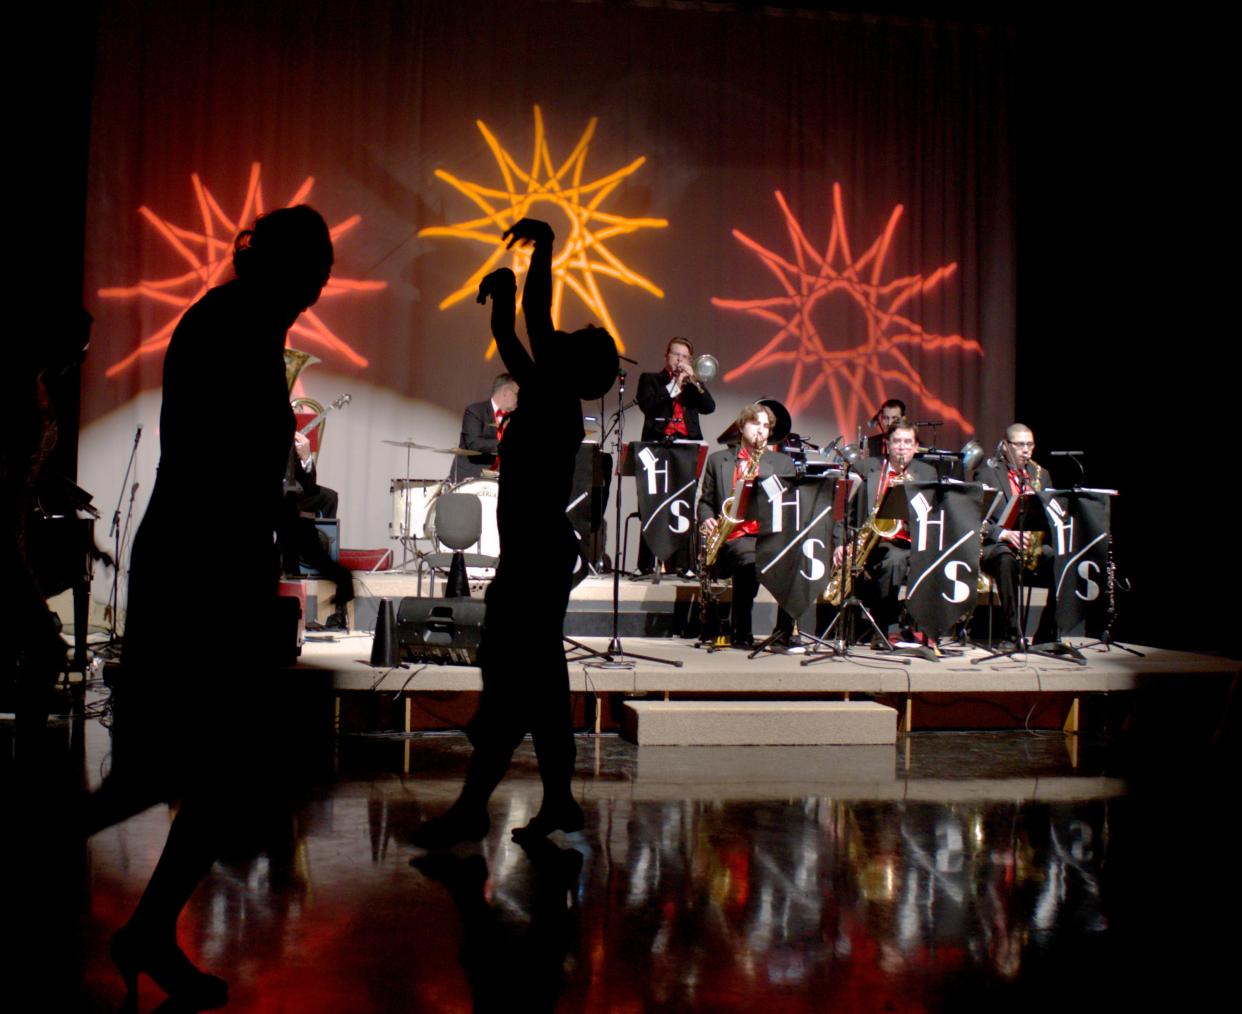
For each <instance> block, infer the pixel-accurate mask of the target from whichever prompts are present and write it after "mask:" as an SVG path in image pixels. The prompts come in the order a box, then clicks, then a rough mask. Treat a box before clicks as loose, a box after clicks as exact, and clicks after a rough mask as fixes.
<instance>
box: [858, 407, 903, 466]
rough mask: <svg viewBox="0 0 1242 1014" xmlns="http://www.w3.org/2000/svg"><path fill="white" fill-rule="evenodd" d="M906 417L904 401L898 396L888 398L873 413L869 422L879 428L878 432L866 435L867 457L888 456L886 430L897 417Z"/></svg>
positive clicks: (891, 426) (890, 427)
mask: <svg viewBox="0 0 1242 1014" xmlns="http://www.w3.org/2000/svg"><path fill="white" fill-rule="evenodd" d="M905 417H906V403H905V402H904V401H902V400H901V399H900V398H889V399H888V401H886V402H885V403H884V404H883V405H881V406H880V408H879V410H878V411H877V412H876V414H875V415H873V416H872V417H871V420H870V421H871V423H872V424H874V425H875V426H877V427H878V428H879V432H878V433H872V434H871V435H870V436H869V437H867V457H869V458H884V457H887V456H888V431H889V430H890V429H892V428H893V424H894V423H895V422H897V420H898V419H904V418H905Z"/></svg>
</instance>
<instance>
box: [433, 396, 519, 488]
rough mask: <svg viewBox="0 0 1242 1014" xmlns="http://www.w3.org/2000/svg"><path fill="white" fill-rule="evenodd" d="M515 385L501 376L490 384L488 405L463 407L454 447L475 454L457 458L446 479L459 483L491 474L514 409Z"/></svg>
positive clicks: (477, 403) (515, 402) (481, 403)
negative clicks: (489, 472)
mask: <svg viewBox="0 0 1242 1014" xmlns="http://www.w3.org/2000/svg"><path fill="white" fill-rule="evenodd" d="M517 403H518V385H517V381H516V380H514V379H513V377H512V376H510V375H509V374H508V373H501V374H500V375H499V376H497V377H496V379H495V380H493V381H492V397H491V400H490V401H476V402H475V403H474V404H473V405H467V406H466V411H465V412H463V413H462V417H461V437H460V438H459V439H458V441H457V446H458V447H462V448H464V449H465V450H467V451H478V452H479V453H478V454H472V455H470V457H466V456H464V455H457V456H456V457H454V458H453V468H452V470H451V472H450V473H449V479H450V480H451V481H453V482H461V481H462V480H463V479H474V478H477V477H478V476H480V475H482V474H483V471H484V470H485V469H486V470H488V471H495V469H496V468H497V465H498V463H499V458H498V457H497V451H498V449H499V447H500V438H501V436H502V434H503V433H504V428H505V425H506V424H507V422H508V418H509V415H510V414H511V413H512V412H513V410H514V409H516V408H517Z"/></svg>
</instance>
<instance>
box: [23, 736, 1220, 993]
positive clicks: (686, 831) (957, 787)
mask: <svg viewBox="0 0 1242 1014" xmlns="http://www.w3.org/2000/svg"><path fill="white" fill-rule="evenodd" d="M10 732H11V730H5V729H4V728H2V727H0V733H3V735H5V736H8V735H10ZM52 738H53V746H52V747H51V748H49V750H48V751H47V754H48V756H47V758H45V761H44V763H42V764H41V765H40V771H39V772H38V774H37V775H32V774H30V773H29V772H27V773H26V774H25V775H24V776H23V775H22V773H21V772H18V773H17V775H18V777H17V778H16V779H15V780H13V781H10V783H9V784H10V786H11V787H12V795H11V796H10V797H9V799H8V801H7V805H6V811H7V812H8V813H9V814H11V815H16V819H17V820H18V821H20V822H21V824H22V825H23V826H22V831H23V832H24V833H26V834H27V835H28V836H29V838H30V839H31V842H32V844H33V845H34V846H35V847H34V848H33V849H31V850H30V851H28V852H26V853H25V854H24V855H23V856H22V857H21V862H22V863H24V864H25V865H24V866H23V867H12V866H11V867H10V868H9V874H10V878H11V880H12V881H29V880H31V879H35V880H37V881H38V882H39V890H38V896H39V909H38V912H39V914H38V915H37V916H26V917H23V918H28V919H30V920H31V921H30V922H29V923H26V924H24V925H25V928H26V929H27V930H28V932H29V934H30V943H31V944H32V949H38V950H40V951H41V952H42V956H43V957H44V958H49V952H50V959H51V960H50V963H51V966H52V968H53V973H52V975H51V978H47V979H43V980H41V983H42V984H41V986H40V987H39V992H40V994H42V995H43V996H44V997H45V998H46V999H45V1000H40V1001H39V1002H38V1003H37V1004H36V1005H34V1006H30V1007H29V1008H23V1007H21V1006H19V1007H18V1008H12V1007H10V1008H9V1009H32V1010H33V1009H41V1010H75V1009H80V1010H84V1011H108V1010H114V1009H117V1008H118V1007H119V1006H120V1003H121V1000H122V997H123V994H124V990H123V987H122V983H121V980H120V978H119V976H118V975H117V972H116V970H115V968H114V967H113V965H112V963H111V961H110V958H109V955H108V944H109V940H110V938H111V936H112V934H113V933H114V932H115V931H116V930H117V928H118V927H119V926H120V925H122V923H123V922H124V921H125V920H126V919H127V918H128V917H129V914H130V913H131V911H132V910H133V908H134V905H135V903H136V902H137V900H138V897H139V895H140V894H141V892H142V890H143V887H144V885H145V883H146V881H147V879H148V878H149V876H150V874H151V871H152V869H153V867H154V864H155V862H156V860H157V858H158V857H159V855H160V851H161V849H162V848H163V846H164V842H165V839H166V837H167V835H168V831H169V824H170V816H171V812H170V809H169V808H168V807H167V806H164V805H157V806H155V807H152V808H150V809H147V810H145V811H144V812H142V813H139V814H137V815H135V816H132V817H129V818H128V819H125V820H122V821H121V822H119V823H117V824H115V825H113V826H111V827H108V828H106V829H104V830H101V831H99V832H98V833H96V834H94V835H93V836H92V837H91V838H90V839H89V840H88V841H87V842H86V843H85V844H84V845H83V844H81V843H79V844H77V845H74V844H73V843H72V827H71V826H69V825H71V824H72V822H73V817H72V816H71V814H72V813H74V812H75V808H76V807H77V806H78V805H79V802H75V799H74V791H75V789H76V790H81V789H82V788H85V789H88V790H89V789H93V788H95V787H96V786H97V785H98V784H99V781H100V776H101V774H102V773H103V772H105V771H107V770H108V767H109V764H110V756H109V749H110V738H109V732H108V730H107V729H105V728H103V727H102V726H101V725H100V723H99V722H98V721H97V720H87V721H85V722H79V723H62V724H60V725H57V726H55V727H54V729H53V737H52ZM6 745H7V744H6ZM907 747H908V750H907ZM220 748H221V750H222V751H224V750H228V749H229V748H230V747H229V745H228V744H221V745H220ZM331 748H332V747H331V744H329V746H328V749H329V750H330V749H331ZM467 752H468V747H467V745H466V744H465V741H464V739H463V738H461V737H458V736H451V735H450V736H423V737H418V738H413V739H406V738H403V737H399V736H389V737H383V736H376V737H362V736H354V737H347V738H345V739H343V740H342V741H340V742H339V744H337V752H336V754H335V756H331V757H327V758H325V760H326V761H327V763H326V765H325V768H324V770H325V771H326V772H327V773H326V775H322V776H319V775H318V774H317V776H316V777H315V778H314V779H313V780H310V779H308V780H306V782H305V783H304V784H300V785H299V786H298V788H297V791H296V792H294V793H291V794H288V795H281V794H277V795H274V796H273V797H272V803H271V806H270V807H268V808H266V809H265V810H263V811H262V813H261V817H260V818H259V819H258V820H257V821H256V819H255V814H256V812H259V811H256V810H254V809H252V808H248V809H247V810H246V812H247V813H249V814H250V815H251V816H249V817H247V818H246V821H247V826H246V827H245V828H244V830H245V831H247V832H250V833H248V834H246V835H244V836H242V837H243V839H244V843H243V844H239V845H238V846H237V847H236V850H235V851H229V850H227V849H226V850H225V854H223V855H222V856H220V858H219V860H218V861H217V862H216V863H215V865H214V866H213V867H212V869H211V871H210V873H209V874H208V875H207V877H206V878H205V879H204V880H203V881H202V882H201V883H200V884H199V887H198V889H197V890H196V892H195V893H194V895H193V897H192V900H191V902H190V904H189V905H188V906H187V908H186V910H185V912H184V914H183V915H182V917H181V920H180V923H179V931H180V932H179V939H180V942H181V944H182V946H183V948H184V949H185V951H186V952H187V953H188V954H189V955H190V957H191V958H192V959H193V960H194V961H195V962H196V963H197V964H198V965H199V966H200V967H202V968H204V969H209V970H210V971H212V972H214V973H216V974H218V975H221V976H223V977H224V978H226V979H227V980H228V984H229V1003H228V1006H227V1009H228V1010H230V1011H290V1012H294V1011H296V1012H319V1011H322V1012H355V1011H356V1012H369V1011H423V1010H426V1011H466V1010H471V1009H477V1010H494V1009H499V1008H505V1009H522V1010H527V1009H531V1010H553V1009H556V1010H566V1011H578V1010H592V1011H594V1010H624V1011H644V1010H669V1011H682V1010H702V1011H719V1010H725V1011H728V1010H764V1011H820V1010H834V1011H837V1010H840V1011H935V1010H950V1011H951V1010H998V1011H1002V1010H1015V1009H1022V1010H1025V1009H1037V1008H1044V1007H1049V1006H1053V1007H1055V1009H1058V1010H1067V1009H1068V1010H1076V1009H1093V1008H1096V1007H1102V1006H1111V1005H1112V1004H1114V1003H1115V1002H1117V1001H1118V1000H1120V999H1124V998H1126V997H1131V996H1138V995H1140V994H1141V993H1143V992H1145V991H1146V990H1148V989H1150V988H1154V987H1155V986H1158V985H1161V984H1164V983H1170V984H1175V985H1176V987H1177V989H1178V991H1179V992H1180V993H1181V994H1182V996H1183V998H1185V999H1186V1000H1187V1003H1188V1006H1187V1009H1190V1010H1193V1009H1196V1008H1195V1006H1194V1004H1193V1003H1191V1002H1190V999H1191V998H1193V997H1201V998H1206V997H1208V996H1210V992H1211V990H1212V988H1213V986H1214V984H1215V983H1216V982H1217V981H1218V980H1219V977H1220V975H1221V969H1220V968H1218V967H1213V966H1212V963H1211V961H1212V959H1211V955H1212V953H1213V951H1214V947H1215V946H1216V945H1215V944H1214V943H1213V942H1214V941H1217V942H1219V941H1220V940H1221V939H1228V937H1227V934H1226V935H1225V936H1224V937H1221V936H1220V935H1218V934H1217V933H1216V932H1215V931H1214V930H1213V929H1212V927H1211V925H1210V924H1208V925H1205V924H1204V923H1203V922H1202V921H1201V915H1202V913H1201V912H1200V907H1202V909H1203V910H1205V911H1211V912H1213V913H1216V912H1218V911H1219V915H1220V917H1221V918H1222V919H1224V918H1226V917H1227V918H1228V919H1229V920H1230V922H1229V923H1227V924H1225V925H1232V924H1233V923H1232V920H1233V919H1234V918H1236V913H1235V912H1233V911H1231V910H1230V908H1231V905H1230V903H1231V902H1232V901H1233V900H1235V898H1236V895H1235V894H1234V887H1235V885H1236V882H1237V875H1236V874H1235V873H1233V872H1232V867H1233V866H1234V865H1236V864H1235V863H1234V860H1233V859H1232V853H1233V851H1234V849H1233V844H1234V843H1233V841H1232V839H1223V833H1224V828H1225V817H1224V816H1223V815H1222V814H1221V812H1220V806H1219V803H1220V800H1219V799H1217V800H1215V804H1216V805H1215V806H1214V807H1212V808H1209V807H1208V806H1206V805H1204V803H1205V799H1207V798H1211V797H1210V795H1205V794H1206V793H1207V790H1206V789H1205V788H1204V783H1203V782H1199V783H1196V784H1190V785H1186V784H1180V783H1179V784H1177V785H1173V784H1166V783H1165V782H1163V781H1161V780H1159V779H1156V780H1155V781H1152V780H1151V778H1150V770H1151V768H1152V767H1153V766H1155V765H1151V764H1149V763H1146V762H1144V761H1142V760H1140V761H1138V762H1135V761H1134V759H1133V758H1128V757H1118V756H1117V754H1118V752H1119V751H1117V750H1106V749H1104V748H1102V747H1098V748H1091V747H1090V745H1088V747H1087V748H1085V749H1084V751H1083V753H1082V755H1081V756H1080V757H1079V758H1078V766H1077V767H1074V766H1072V764H1071V761H1070V755H1069V753H1068V752H1067V749H1066V744H1065V740H1064V738H1063V737H1062V736H1060V735H1043V736H1032V735H1027V734H1022V733H989V734H945V733H939V734H925V735H916V736H914V737H911V738H909V739H908V740H906V741H905V742H904V743H902V744H899V745H898V747H897V748H896V749H893V748H880V749H879V750H878V752H877V748H850V747H838V748H821V749H807V748H787V749H784V750H777V749H765V748H744V749H742V750H740V751H739V750H729V751H723V752H719V753H717V754H716V755H714V756H713V755H712V754H710V753H705V752H703V751H702V750H701V749H700V750H698V751H696V750H695V748H686V749H667V748H666V749H665V750H664V751H663V752H661V751H658V750H654V751H650V752H648V751H640V750H639V749H638V748H637V747H634V746H632V745H630V744H628V743H625V742H623V741H620V740H618V739H615V738H605V739H602V740H593V739H590V738H582V739H580V740H579V778H578V783H577V784H578V787H579V791H580V796H581V799H582V801H583V804H584V807H585V809H586V811H587V827H586V829H585V831H584V832H582V833H580V834H575V835H571V836H568V837H564V836H560V835H558V836H556V837H555V838H554V839H553V840H552V842H551V843H550V844H549V845H548V846H547V848H546V849H542V850H538V851H536V852H534V853H532V854H528V853H526V852H523V851H522V850H521V849H520V848H518V847H517V846H516V845H515V844H513V843H512V842H511V840H510V838H509V833H508V831H509V828H511V827H513V826H516V825H518V824H521V823H524V822H525V821H526V820H527V818H528V816H529V815H530V814H531V813H532V812H533V809H534V808H535V807H536V806H537V805H538V798H539V785H538V779H537V776H536V772H535V766H534V758H533V754H532V753H531V751H530V749H529V746H528V745H527V746H526V747H524V748H523V749H522V750H521V751H520V753H519V755H518V758H517V763H516V764H515V767H514V770H513V771H512V773H511V774H510V777H509V778H508V779H507V780H506V781H505V782H504V784H503V785H502V787H501V790H500V792H499V793H498V794H497V796H496V797H495V799H494V801H493V807H492V817H493V826H492V830H491V833H490V834H489V835H488V837H487V838H486V839H485V840H484V842H483V843H482V844H481V846H479V847H467V848H460V849H458V850H456V851H454V852H452V853H446V854H441V855H435V856H430V857H429V856H427V855H426V854H425V853H423V852H421V851H419V850H417V849H415V848H413V847H412V846H411V845H409V844H408V836H409V834H410V832H411V830H412V829H413V828H415V827H416V826H417V825H418V823H419V821H420V820H421V819H422V818H423V816H424V815H425V814H434V813H437V812H439V811H440V810H441V809H443V807H444V806H446V805H447V803H448V802H449V800H451V798H452V797H453V795H454V794H455V791H456V789H457V787H458V785H459V784H460V783H459V778H460V775H461V772H462V770H463V767H464V760H465V758H466V756H467ZM407 765H408V774H405V773H403V771H404V770H405V769H406V767H407ZM260 774H263V776H264V778H266V777H269V775H267V774H264V773H260V772H255V775H256V778H257V777H258V776H259V775H260ZM1132 776H1133V777H1132ZM1210 780H1211V779H1209V781H1210ZM75 781H76V783H77V784H76V786H75V784H74V783H75ZM23 786H25V789H26V791H23ZM32 787H37V788H32ZM282 800H286V801H289V800H291V801H290V802H287V803H284V802H282ZM1215 835H1221V836H1222V838H1220V839H1217V840H1214V836H1215ZM41 841H42V844H40V842H41ZM1221 860H1224V862H1220V861H1221ZM41 867H42V868H41ZM1205 878H1208V879H1209V880H1210V885H1209V886H1207V887H1205V885H1204V879H1205ZM1205 892H1208V893H1212V892H1216V896H1215V898H1214V899H1213V901H1212V903H1209V904H1202V905H1201V906H1200V905H1199V904H1195V903H1192V902H1196V901H1198V902H1202V900H1203V899H1204V898H1205ZM1215 900H1219V901H1220V902H1221V906H1220V908H1219V910H1218V909H1217V908H1216V907H1215V905H1214V901H1215ZM22 925H23V924H22V923H19V927H20V926H22ZM1222 932H1223V931H1222ZM1188 961H1190V962H1191V965H1190V967H1187V962H1188ZM162 1000H163V995H162V994H161V993H160V991H159V990H158V989H157V988H156V987H155V986H154V985H153V984H152V983H151V982H150V980H147V979H145V978H144V979H143V980H142V984H141V996H140V1004H139V1009H140V1010H142V1011H150V1010H153V1009H156V1008H157V1006H158V1005H159V1004H160V1003H161V1001H162ZM164 1009H169V1008H167V1007H166V1008H164ZM178 1009H181V1008H178Z"/></svg>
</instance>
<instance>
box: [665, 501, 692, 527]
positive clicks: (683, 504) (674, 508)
mask: <svg viewBox="0 0 1242 1014" xmlns="http://www.w3.org/2000/svg"><path fill="white" fill-rule="evenodd" d="M668 513H669V517H670V518H671V520H670V521H669V523H668V530H669V531H670V532H676V533H677V534H678V535H682V534H684V533H685V532H688V531H690V518H689V516H688V515H689V513H690V504H689V503H688V502H687V501H685V500H674V501H673V502H672V503H671V504H669V505H668Z"/></svg>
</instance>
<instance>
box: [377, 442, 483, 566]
mask: <svg viewBox="0 0 1242 1014" xmlns="http://www.w3.org/2000/svg"><path fill="white" fill-rule="evenodd" d="M382 442H383V443H385V444H389V445H390V446H392V447H404V448H405V449H406V475H405V477H404V478H397V479H393V480H392V483H391V484H390V485H389V488H388V492H389V495H390V496H391V498H392V520H391V521H389V523H388V536H389V538H392V539H397V540H399V541H400V542H401V545H402V546H403V547H404V548H405V549H406V550H407V551H412V552H413V555H414V557H415V559H416V560H417V559H418V558H419V557H420V555H421V554H420V552H419V549H418V545H417V543H418V542H419V541H426V542H429V543H430V544H431V545H432V546H433V547H434V550H435V551H436V552H443V551H445V550H446V549H447V547H446V546H445V545H444V544H443V543H442V542H441V541H440V539H439V538H437V537H436V505H437V503H438V502H439V500H440V498H441V497H443V496H444V495H445V494H446V493H465V494H469V495H472V496H476V497H478V500H479V505H480V506H481V507H482V508H483V530H482V532H481V533H480V535H479V541H478V542H477V543H475V544H474V545H473V546H470V547H469V548H468V549H467V550H466V552H468V553H480V554H482V555H484V556H499V555H500V530H499V529H498V527H497V525H496V505H497V501H498V498H499V496H500V482H499V479H498V478H497V477H496V475H495V474H494V473H492V474H489V473H488V472H487V471H484V473H483V475H480V476H474V477H472V478H468V479H462V480H459V481H457V482H453V481H451V480H449V479H415V478H412V477H411V476H410V474H409V473H410V467H409V452H410V451H412V450H417V451H431V452H433V453H435V454H453V455H459V456H462V457H469V456H475V455H477V454H478V453H479V452H478V451H471V450H466V449H465V448H462V447H431V446H428V445H427V444H420V443H416V442H415V441H413V440H384V441H382ZM408 558H409V557H408V554H407V556H406V557H405V558H404V559H403V560H402V566H405V564H406V562H407V560H408ZM495 574H496V571H495V568H493V567H469V568H467V575H468V576H469V578H470V579H471V580H472V581H474V580H478V581H482V580H488V579H490V578H492V577H494V576H495Z"/></svg>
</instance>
